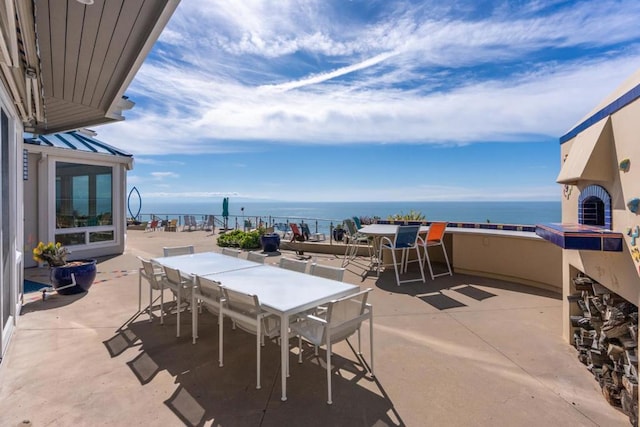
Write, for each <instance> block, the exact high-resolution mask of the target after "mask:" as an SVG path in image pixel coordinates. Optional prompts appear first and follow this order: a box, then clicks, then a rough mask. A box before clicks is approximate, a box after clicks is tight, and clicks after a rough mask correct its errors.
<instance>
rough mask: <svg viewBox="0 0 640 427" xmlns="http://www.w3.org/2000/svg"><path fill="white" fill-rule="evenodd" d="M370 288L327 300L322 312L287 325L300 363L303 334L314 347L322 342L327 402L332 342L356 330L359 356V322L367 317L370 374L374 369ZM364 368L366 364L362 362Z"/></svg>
mask: <svg viewBox="0 0 640 427" xmlns="http://www.w3.org/2000/svg"><path fill="white" fill-rule="evenodd" d="M371 290H372V289H371V288H368V289H366V290H363V291H360V292H358V293H356V294H353V295H349V296H347V297H344V298H341V299H338V300H334V301H331V302H329V303H328V304H326V305H325V306H324V307H323V310H322V311H321V314H309V315H307V316H306V317H304V318H302V319H301V320H300V321H298V322H293V323H291V325H290V328H291V331H292V332H293V333H295V334H296V335H298V363H302V338H304V339H305V340H307V341H309V342H310V343H311V344H313V345H314V347H315V349H316V355H317V349H318V347H320V346H325V347H326V351H327V362H326V366H327V403H328V404H329V405H331V404H332V403H333V401H332V396H331V352H332V345H333V344H335V343H337V342H340V341H343V340H347V342H348V338H349V337H350V336H351V335H353V334H354V333H356V332H357V333H358V355H360V356H361V357H362V351H361V345H360V344H361V340H360V328H361V326H362V322H364V321H365V320H368V321H369V346H370V353H371V355H370V357H371V376H372V377H374V370H373V307H372V306H371V304H367V296H368V295H369V292H371ZM363 367H364V369H365V370H366V369H367V368H366V366H365V365H364V363H363Z"/></svg>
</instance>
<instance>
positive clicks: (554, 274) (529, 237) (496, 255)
mask: <svg viewBox="0 0 640 427" xmlns="http://www.w3.org/2000/svg"><path fill="white" fill-rule="evenodd" d="M474 231H475V230H474ZM451 234H452V237H453V239H452V240H453V242H452V252H453V257H452V258H453V261H454V262H453V265H454V270H455V272H456V273H467V274H474V275H479V276H485V277H492V278H496V279H502V280H508V281H511V282H516V283H522V284H525V285H530V286H535V287H538V288H542V289H546V290H552V291H556V292H560V291H561V289H562V249H561V248H559V247H558V246H556V245H554V244H552V243H549V242H547V241H546V240H544V239H542V238H540V237H538V236H536V235H534V234H533V233H508V232H504V233H503V234H499V233H498V232H493V233H492V232H479V231H476V232H473V233H471V232H467V231H465V230H460V231H453V232H452V233H451Z"/></svg>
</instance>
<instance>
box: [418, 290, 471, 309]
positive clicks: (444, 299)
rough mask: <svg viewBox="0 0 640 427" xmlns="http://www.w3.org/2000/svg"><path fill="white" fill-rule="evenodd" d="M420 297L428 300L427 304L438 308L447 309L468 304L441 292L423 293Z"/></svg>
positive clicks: (425, 300)
mask: <svg viewBox="0 0 640 427" xmlns="http://www.w3.org/2000/svg"><path fill="white" fill-rule="evenodd" d="M418 298H420V299H421V300H422V301H424V302H426V303H427V304H430V305H432V306H434V307H435V308H437V309H438V310H446V309H448V308H456V307H466V306H467V305H466V304H463V303H461V302H460V301H458V300H455V299H453V298H449V297H448V296H446V295H444V294H441V293H439V292H438V293H437V294H429V295H422V296H420V297H418Z"/></svg>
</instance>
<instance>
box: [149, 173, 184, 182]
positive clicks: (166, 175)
mask: <svg viewBox="0 0 640 427" xmlns="http://www.w3.org/2000/svg"><path fill="white" fill-rule="evenodd" d="M151 176H152V177H154V178H155V179H157V180H159V181H161V180H163V179H165V178H179V177H180V175H178V174H177V173H175V172H151Z"/></svg>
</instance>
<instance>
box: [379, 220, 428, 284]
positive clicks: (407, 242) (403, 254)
mask: <svg viewBox="0 0 640 427" xmlns="http://www.w3.org/2000/svg"><path fill="white" fill-rule="evenodd" d="M419 232H420V226H419V225H399V226H398V228H397V229H396V234H395V236H394V238H393V240H391V239H390V238H389V237H386V236H383V237H381V238H380V249H379V253H378V259H379V260H382V251H383V250H384V249H387V250H389V251H390V252H391V257H392V259H393V269H394V271H395V274H396V283H397V284H398V286H400V284H401V283H409V282H418V281H422V282H423V283H424V282H426V280H425V278H424V269H423V265H422V257H421V256H420V244H419V236H418V233H419ZM411 249H415V251H416V258H417V259H415V260H409V251H410V250H411ZM396 252H400V260H399V262H398V258H397V256H396ZM410 262H418V263H419V265H420V269H419V270H420V276H421V279H406V280H400V273H401V272H402V273H406V272H407V267H408V264H409V263H410ZM382 265H383V263H382V261H379V263H378V276H379V275H380V267H382Z"/></svg>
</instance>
